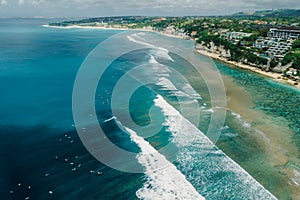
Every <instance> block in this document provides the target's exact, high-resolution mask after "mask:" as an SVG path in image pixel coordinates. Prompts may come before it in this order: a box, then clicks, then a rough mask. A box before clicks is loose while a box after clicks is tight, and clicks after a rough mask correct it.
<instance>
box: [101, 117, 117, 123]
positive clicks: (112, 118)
mask: <svg viewBox="0 0 300 200" xmlns="http://www.w3.org/2000/svg"><path fill="white" fill-rule="evenodd" d="M114 119H116V117H111V118H109V119H106V120H104V121H103V123H106V122H109V121H111V120H114Z"/></svg>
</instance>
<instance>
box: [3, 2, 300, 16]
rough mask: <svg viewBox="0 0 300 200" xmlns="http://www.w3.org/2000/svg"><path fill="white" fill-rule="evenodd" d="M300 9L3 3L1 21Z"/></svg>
mask: <svg viewBox="0 0 300 200" xmlns="http://www.w3.org/2000/svg"><path fill="white" fill-rule="evenodd" d="M272 9H300V5H299V2H298V0H287V1H279V0H275V1H272V0H266V1H264V2H263V3H262V2H261V1H258V0H250V1H247V2H244V1H242V2H241V1H238V0H195V1H192V0H178V1H176V2H174V1H171V0H162V1H158V0H155V1H151V2H149V1H146V0H141V1H139V2H135V1H133V0H127V1H119V0H110V1H105V0H83V1H80V0H73V1H66V0H61V1H58V0H53V1H49V0H11V1H8V0H0V17H1V18H12V17H44V18H47V17H49V18H52V17H56V18H64V17H70V18H72V17H78V18H82V17H101V16H220V15H229V14H234V13H237V12H254V11H259V10H272Z"/></svg>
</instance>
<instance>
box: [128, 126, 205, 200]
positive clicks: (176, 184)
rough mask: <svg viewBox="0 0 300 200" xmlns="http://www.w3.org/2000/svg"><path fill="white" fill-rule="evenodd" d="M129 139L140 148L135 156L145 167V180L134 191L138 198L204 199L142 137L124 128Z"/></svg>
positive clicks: (150, 199)
mask: <svg viewBox="0 0 300 200" xmlns="http://www.w3.org/2000/svg"><path fill="white" fill-rule="evenodd" d="M125 129H126V131H127V132H128V133H129V134H130V137H131V139H132V140H133V141H134V142H135V143H136V144H137V145H138V146H139V147H140V148H141V153H139V155H138V156H137V159H138V161H139V163H140V164H141V165H142V166H143V167H145V174H146V175H147V181H146V183H144V186H143V187H142V188H141V189H139V190H138V191H137V192H136V195H137V197H138V198H140V199H145V200H148V199H149V200H153V199H163V200H168V199H170V200H172V199H183V200H185V199H191V200H192V199H198V200H201V199H204V197H202V196H201V195H200V194H199V193H198V192H197V191H196V190H195V188H194V187H193V186H192V185H191V183H189V182H188V181H187V180H186V178H185V176H184V175H183V174H182V173H181V172H180V171H179V170H178V169H177V168H176V167H175V166H174V165H173V164H172V163H171V162H169V161H168V160H167V159H166V158H165V157H164V156H163V155H161V154H160V153H158V152H157V151H156V150H155V149H154V148H153V147H152V146H151V145H150V144H149V143H148V142H147V141H145V140H144V138H142V137H140V136H138V135H137V134H136V133H135V132H134V131H132V130H131V129H129V128H126V127H125Z"/></svg>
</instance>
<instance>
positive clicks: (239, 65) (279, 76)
mask: <svg viewBox="0 0 300 200" xmlns="http://www.w3.org/2000/svg"><path fill="white" fill-rule="evenodd" d="M43 26H44V27H48V28H60V29H72V28H78V29H101V30H119V31H145V32H152V33H157V34H160V35H163V36H166V37H172V38H178V39H184V40H187V38H185V37H184V36H182V35H173V34H168V33H164V32H161V31H155V30H152V29H143V28H140V29H130V28H113V27H104V26H80V25H72V26H50V25H48V24H47V25H43ZM189 40H191V39H189ZM195 51H196V52H197V53H199V54H201V55H203V56H206V57H209V58H212V59H215V60H218V61H221V62H223V63H225V64H228V65H232V66H234V67H237V68H239V69H243V70H248V71H251V72H254V73H257V74H259V75H263V76H265V77H268V78H271V79H272V80H274V81H276V82H278V83H282V84H285V85H288V86H292V87H293V88H295V89H297V90H300V84H298V85H294V83H295V81H292V80H290V79H287V80H284V79H282V74H280V73H276V72H271V71H269V72H266V71H263V70H261V69H259V68H257V67H253V66H250V65H247V64H243V63H238V62H235V61H229V60H227V59H225V58H222V57H220V56H219V54H216V53H210V52H207V51H205V50H199V49H197V50H195Z"/></svg>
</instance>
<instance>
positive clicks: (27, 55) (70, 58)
mask: <svg viewBox="0 0 300 200" xmlns="http://www.w3.org/2000/svg"><path fill="white" fill-rule="evenodd" d="M48 21H49V20H39V19H5V20H4V19H1V20H0V24H1V26H0V27H1V28H0V50H1V51H0V54H1V56H0V70H1V73H0V91H1V94H2V96H1V99H0V110H1V112H0V137H1V138H0V141H1V142H0V145H1V149H3V151H1V158H2V159H1V165H0V177H1V178H0V182H1V184H0V185H1V199H9V198H11V199H22V198H25V197H27V196H30V197H32V199H35V198H36V199H43V198H44V199H50V198H53V199H74V198H75V199H82V198H87V199H137V196H136V191H138V190H139V189H140V188H142V187H143V185H144V184H145V183H146V182H147V180H148V179H149V177H148V176H146V175H144V174H129V173H124V172H120V171H117V170H114V169H111V168H109V167H107V166H105V165H103V164H102V163H100V162H99V161H97V160H96V159H95V158H93V157H92V156H91V155H90V154H89V153H88V152H87V150H86V149H85V148H84V146H83V145H82V143H81V141H80V140H79V138H78V136H77V133H76V131H75V129H74V127H73V124H74V122H73V117H72V89H73V83H74V80H75V77H76V73H77V71H78V69H79V67H80V65H81V63H82V62H83V60H84V59H85V58H86V56H87V55H88V54H89V52H90V51H91V50H92V49H93V48H95V47H96V45H98V43H100V42H101V41H104V40H105V39H107V38H108V37H109V36H111V35H113V34H116V33H119V31H113V30H93V29H52V28H47V27H42V25H43V24H45V23H47V22H48ZM151 37H152V39H155V38H158V37H162V36H159V35H152V36H151ZM165 40H170V41H171V42H174V44H178V43H177V42H178V41H177V40H176V39H173V38H171V39H170V38H169V39H167V38H165ZM149 41H151V40H149ZM183 45H185V47H189V48H190V49H191V50H192V49H193V44H192V43H191V42H190V41H186V42H185V43H183ZM113 48H115V47H111V51H114V49H113ZM151 56H154V57H155V59H156V60H157V61H158V62H160V63H164V64H171V65H176V66H173V67H174V68H175V69H178V71H179V72H180V73H181V74H183V75H185V76H186V77H191V85H192V86H193V87H195V88H196V90H197V92H199V93H200V96H201V97H202V98H203V99H201V98H199V99H198V101H197V102H198V104H199V105H200V106H203V109H204V110H205V112H203V113H202V115H201V119H200V125H199V129H200V130H202V131H203V132H204V133H205V132H206V130H207V127H208V124H209V118H210V114H211V113H210V112H209V111H207V110H208V109H209V106H210V104H209V101H210V99H209V95H208V91H207V88H206V87H205V85H204V83H203V80H202V81H201V82H200V83H197V82H196V83H195V82H193V78H195V77H193V76H192V75H191V74H193V71H191V70H190V68H186V67H184V66H185V65H186V62H184V61H183V60H182V59H181V58H178V57H176V56H175V55H172V58H173V59H174V60H175V61H176V64H174V63H172V62H170V60H168V59H165V58H164V57H162V55H159V54H157V52H153V49H151V48H150V49H149V48H148V49H144V51H142V52H131V53H129V54H126V55H124V56H122V57H121V58H119V59H117V60H115V62H114V63H112V64H111V66H110V68H109V69H108V70H107V71H106V72H105V76H103V78H102V79H101V83H103V84H104V87H98V90H97V93H96V97H95V99H96V106H95V108H96V111H97V117H98V120H99V122H100V124H101V125H102V128H103V129H104V130H105V132H106V136H107V137H108V138H109V139H110V140H111V141H112V142H113V143H114V144H115V145H117V146H118V147H120V148H123V149H125V150H129V151H132V152H140V151H141V149H140V147H139V146H138V145H137V144H135V143H134V142H133V141H132V139H131V138H130V137H129V135H128V133H126V131H124V130H122V129H120V128H119V126H118V123H117V121H116V120H110V121H107V122H104V121H105V120H107V119H110V118H111V117H112V116H113V115H112V112H111V109H110V102H109V100H110V97H111V92H112V90H113V89H114V85H115V84H116V83H117V81H118V79H119V78H120V77H121V76H123V75H124V73H126V72H127V71H128V70H129V69H131V68H133V66H136V65H138V64H142V63H149V59H151ZM203 59H204V58H203ZM204 60H205V59H204ZM100 65H101V63H100ZM218 66H219V68H220V70H221V72H222V73H223V74H224V75H226V76H231V77H233V78H234V79H235V80H236V81H237V82H236V83H237V84H239V85H242V86H245V85H247V89H248V90H249V92H251V93H253V94H254V95H256V96H255V97H257V98H255V99H256V100H257V102H255V103H256V104H255V105H256V108H255V109H262V110H264V111H266V112H267V113H268V114H270V115H274V116H277V115H279V116H282V117H284V118H286V119H287V120H288V121H289V122H290V124H289V126H290V127H291V128H292V129H293V130H294V131H295V133H296V134H295V138H296V139H295V141H297V134H298V133H299V126H298V125H299V124H297V117H298V119H299V112H298V111H299V110H296V111H294V112H293V110H292V109H290V108H286V107H284V106H282V102H283V101H284V102H289V103H290V104H297V102H299V98H298V97H299V96H297V95H298V94H297V93H295V91H293V90H292V89H286V88H284V87H283V86H281V85H278V86H277V85H276V84H274V83H269V82H268V81H267V79H265V78H262V77H258V76H256V75H252V74H247V73H245V72H241V71H238V70H234V69H231V68H228V67H226V66H223V65H220V64H218ZM149 70H150V71H147V70H145V71H142V72H140V74H141V76H144V77H145V79H146V78H147V75H149V74H151V73H150V72H151V69H149ZM159 71H160V73H161V74H164V75H165V77H168V76H167V75H168V73H167V72H163V70H162V69H159ZM170 74H172V73H170ZM189 74H190V75H189ZM172 75H173V77H174V76H175V75H174V74H172ZM162 76H163V75H162ZM148 77H149V76H148ZM175 77H176V76H175ZM158 78H159V77H158ZM241 79H242V80H243V81H242V80H241ZM193 83H194V84H193ZM261 84H264V88H265V90H262V89H261V90H257V88H260V87H259V86H261ZM179 85H180V84H179ZM102 86H103V85H102ZM149 88H150V89H149ZM273 92H274V93H275V92H276V95H275V94H273ZM279 92H282V93H283V94H284V95H277V93H279ZM157 94H160V95H162V96H163V97H164V98H165V99H166V100H167V102H169V103H170V104H171V105H173V106H174V107H176V108H178V106H179V103H180V100H179V99H178V98H177V97H176V95H175V94H174V91H170V90H166V89H165V88H164V85H163V84H161V85H157V84H154V85H150V86H149V87H141V88H140V89H139V90H137V91H136V92H135V93H134V94H133V96H132V99H131V101H130V114H131V117H132V118H133V119H134V121H135V122H136V123H137V124H139V125H142V126H145V125H147V124H149V123H150V119H154V122H155V123H157V124H159V125H161V123H162V121H163V120H164V118H165V116H164V114H163V113H162V112H161V111H160V110H158V111H156V112H154V113H150V114H149V108H151V107H153V106H154V102H153V100H154V99H155V98H156V97H157ZM285 95H286V96H285ZM119 96H121V97H122V95H121V94H120V95H119ZM282 96H285V97H286V98H288V97H291V96H292V97H293V98H291V99H290V100H286V99H285V98H284V97H282ZM294 97H295V98H294ZM265 99H267V100H268V101H264V100H265ZM274 99H277V100H276V101H274ZM181 101H184V102H185V103H188V101H190V98H183V99H181ZM141 102H142V103H141ZM262 102H264V104H262ZM274 103H276V104H278V108H279V109H276V110H275V109H273V108H274ZM205 105H206V106H205ZM123 106H124V105H119V107H118V111H119V112H124V110H126V108H124V107H123ZM288 112H292V113H293V116H290V115H287V114H286V113H288ZM234 120H235V119H230V117H227V121H228V124H231V121H234ZM122 123H125V122H124V121H123V122H122ZM175 124H176V123H175ZM171 125H173V126H174V124H171ZM171 125H170V124H168V125H167V124H164V126H162V129H161V130H160V131H159V132H158V133H157V134H155V135H153V136H152V137H149V138H147V141H149V142H150V144H151V145H152V146H154V147H155V148H156V149H157V150H159V152H160V153H162V154H163V155H165V156H166V157H167V158H168V159H170V160H171V161H172V163H173V164H174V165H175V166H176V167H177V168H178V169H180V172H181V173H183V174H184V175H186V177H187V180H188V182H190V183H191V184H192V186H193V187H194V188H195V190H197V192H199V193H201V194H202V195H203V196H205V197H207V199H220V198H222V197H224V196H225V197H224V198H225V199H243V198H246V195H249V192H251V191H259V192H262V193H259V192H258V193H257V194H256V193H255V192H252V194H251V195H253V199H255V195H259V194H264V195H266V194H267V193H266V191H264V190H262V189H257V188H258V186H257V185H256V184H254V183H253V185H252V186H253V187H246V186H245V180H242V179H240V177H239V176H237V175H236V174H235V171H232V169H228V170H227V169H226V165H225V166H223V165H222V164H224V163H222V162H220V159H219V158H222V159H226V158H227V157H226V156H225V155H224V154H222V153H220V151H219V150H218V149H217V148H216V147H213V148H212V147H206V149H205V148H204V149H203V150H206V151H209V152H210V153H209V154H206V153H204V154H201V151H200V150H199V148H197V147H198V146H197V145H199V144H195V145H191V146H185V147H184V148H182V149H179V150H178V146H176V145H177V143H176V142H173V143H174V144H175V147H174V149H167V150H165V149H164V148H163V147H165V146H166V145H167V144H169V143H170V140H172V137H174V135H173V134H174V133H172V131H170V130H168V129H169V126H171ZM225 127H226V125H225ZM226 131H227V132H226ZM240 131H247V130H245V129H243V128H242V127H239V126H236V127H235V126H231V127H230V128H224V135H225V136H224V137H225V139H224V141H226V140H227V139H228V138H229V140H230V141H235V136H236V135H237V134H238V133H239V132H240ZM189 132H190V130H188V131H186V133H189ZM298 135H299V134H298ZM202 139H203V138H202ZM243 142H244V143H243ZM243 142H241V143H240V144H239V145H241V146H240V147H239V149H238V150H240V149H243V151H241V152H240V153H241V155H243V156H245V155H247V156H248V155H253V153H257V152H258V151H259V148H253V147H249V146H247V141H246V140H243ZM248 142H249V141H248ZM228 144H230V142H228ZM224 147H225V149H224V150H226V148H227V149H228V150H231V149H230V147H226V146H225V145H224ZM201 148H203V147H201ZM225 152H226V151H225ZM236 153H237V151H235V150H233V151H232V156H233V158H234V156H236V157H238V156H237V154H236ZM174 155H175V158H176V159H177V160H176V159H175V160H174ZM187 155H189V156H190V157H191V158H193V159H194V158H197V159H198V160H195V159H194V160H192V159H191V160H188V159H187V160H185V159H186V158H185V156H187ZM194 155H197V156H196V157H194ZM176 156H177V157H176ZM187 158H189V157H187ZM262 158H264V157H263V153H262ZM192 161H193V162H192ZM203 161H204V162H203ZM226 162H227V160H226ZM216 165H218V167H216ZM228 166H232V163H229V164H228ZM214 167H215V168H214ZM74 168H76V169H75V170H74ZM229 168H230V167H229ZM225 169H226V170H225ZM97 172H99V174H98V173H97ZM100 172H101V173H100ZM242 174H244V172H243V173H242ZM271 175H272V174H271ZM241 177H243V176H241ZM262 180H263V179H262ZM19 183H21V186H18V184H19ZM271 183H272V181H270V182H266V183H265V184H266V186H268V187H267V189H272V187H273V186H272V184H271ZM268 184H270V185H268ZM220 185H221V186H220ZM29 186H30V187H29ZM264 186H265V185H264ZM153 188H154V187H153ZM249 188H250V189H251V190H250V189H249ZM253 188H254V189H253ZM148 189H151V186H149V188H148ZM252 189H253V190H252ZM50 190H51V191H52V192H53V194H50V193H49V191H50ZM10 191H11V192H12V194H10ZM268 195H269V194H267V196H268Z"/></svg>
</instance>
